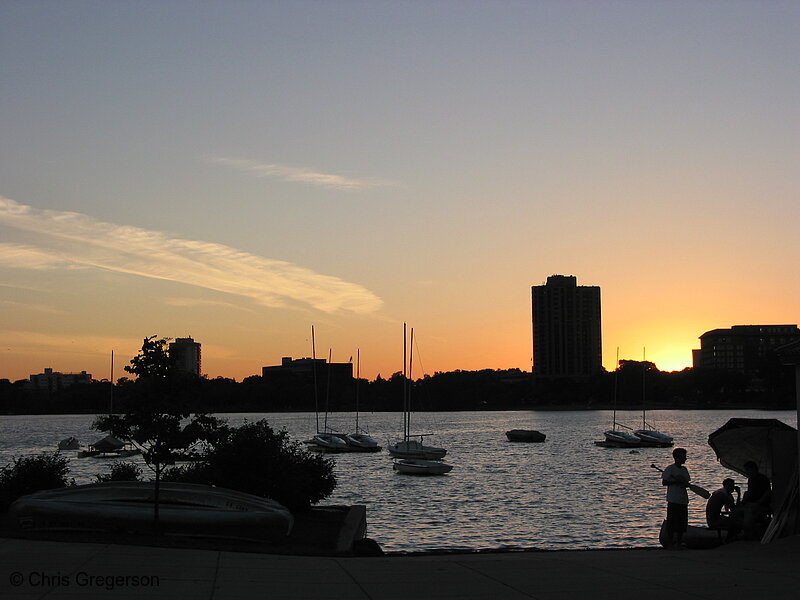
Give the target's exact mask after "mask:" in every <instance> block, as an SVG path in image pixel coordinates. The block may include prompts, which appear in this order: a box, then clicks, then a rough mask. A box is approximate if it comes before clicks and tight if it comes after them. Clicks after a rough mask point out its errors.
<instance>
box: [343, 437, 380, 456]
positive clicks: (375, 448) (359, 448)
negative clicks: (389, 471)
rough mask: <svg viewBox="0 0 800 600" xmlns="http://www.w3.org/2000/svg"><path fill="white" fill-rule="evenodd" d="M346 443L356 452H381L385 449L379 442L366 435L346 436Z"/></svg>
mask: <svg viewBox="0 0 800 600" xmlns="http://www.w3.org/2000/svg"><path fill="white" fill-rule="evenodd" d="M344 441H345V442H346V443H347V445H348V446H350V448H352V449H353V450H354V451H355V452H380V451H381V450H382V449H383V448H381V446H380V444H378V440H376V439H375V438H374V437H372V436H369V435H367V434H366V433H350V434H348V435H346V436H344Z"/></svg>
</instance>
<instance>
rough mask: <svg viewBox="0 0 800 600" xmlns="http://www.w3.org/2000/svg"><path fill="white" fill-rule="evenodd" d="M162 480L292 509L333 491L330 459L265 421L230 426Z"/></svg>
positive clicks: (311, 502) (297, 508)
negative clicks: (194, 460)
mask: <svg viewBox="0 0 800 600" xmlns="http://www.w3.org/2000/svg"><path fill="white" fill-rule="evenodd" d="M254 457H257V459H256V460H253V458H254ZM165 478H167V479H169V480H171V481H183V482H186V483H205V484H211V485H218V486H220V487H226V488H230V489H234V490H238V491H240V492H247V493H248V494H254V495H256V496H263V497H266V498H272V499H273V500H276V501H277V502H280V503H281V504H283V505H284V506H285V507H287V508H288V509H290V510H294V511H296V510H302V509H304V508H308V507H309V506H310V505H311V504H314V503H316V502H319V501H320V500H322V499H324V498H327V497H328V496H330V494H331V492H333V490H334V488H335V487H336V477H335V475H334V474H333V462H332V461H331V460H330V459H328V458H326V457H324V456H322V455H321V454H316V453H312V452H309V451H307V450H305V449H304V448H302V446H301V445H300V443H299V442H297V441H292V440H291V439H290V438H289V434H288V432H287V431H286V430H285V429H281V430H280V431H274V430H273V429H272V427H270V426H269V424H268V423H267V421H265V420H261V421H257V422H255V423H245V424H244V425H242V426H240V427H232V428H229V429H228V430H227V431H226V433H225V435H223V436H221V437H220V438H219V439H217V441H216V442H215V443H214V444H213V445H212V446H210V447H209V448H208V449H207V451H206V452H205V453H204V454H203V456H202V457H201V459H200V461H198V462H197V463H194V464H191V465H188V466H186V467H176V468H174V469H170V470H169V471H168V472H167V473H166V474H165Z"/></svg>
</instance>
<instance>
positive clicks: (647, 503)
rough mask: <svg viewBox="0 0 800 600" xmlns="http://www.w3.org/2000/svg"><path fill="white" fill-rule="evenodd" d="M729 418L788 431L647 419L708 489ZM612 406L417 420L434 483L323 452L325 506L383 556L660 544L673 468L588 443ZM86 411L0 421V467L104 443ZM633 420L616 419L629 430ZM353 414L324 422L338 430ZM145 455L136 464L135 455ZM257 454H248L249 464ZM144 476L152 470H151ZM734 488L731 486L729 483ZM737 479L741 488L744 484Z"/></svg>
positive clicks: (378, 426)
mask: <svg viewBox="0 0 800 600" xmlns="http://www.w3.org/2000/svg"><path fill="white" fill-rule="evenodd" d="M218 416H221V417H224V418H227V419H228V421H229V423H230V424H232V425H237V424H241V423H242V422H243V421H244V420H245V419H247V420H249V421H255V420H259V419H262V418H263V419H267V420H268V421H269V423H270V424H271V425H272V426H273V427H275V428H280V427H285V428H286V429H287V430H288V431H289V433H290V434H291V435H292V437H294V438H295V439H298V440H304V439H307V438H308V437H310V436H311V435H312V433H313V432H314V431H315V430H316V425H315V416H314V414H313V413H274V414H273V413H254V414H230V415H218ZM732 417H758V418H776V419H780V420H782V421H784V422H785V423H787V424H789V425H791V426H793V427H796V426H797V423H796V421H797V419H796V413H795V412H794V411H752V410H740V411H670V410H661V411H651V412H649V413H648V421H649V422H651V423H653V424H655V426H656V427H658V428H659V429H661V430H662V431H664V432H667V433H670V434H672V435H673V436H674V437H675V441H676V445H679V446H683V447H685V448H686V449H687V450H688V455H689V459H688V462H687V467H688V468H689V471H690V473H691V475H692V480H693V481H694V483H696V484H698V485H702V486H703V487H706V488H709V489H710V490H713V489H716V488H718V487H719V486H720V483H721V481H722V479H724V478H725V477H731V476H732V477H734V478H738V480H739V481H740V480H741V479H742V478H741V476H739V475H738V474H735V473H734V474H732V473H731V472H730V471H728V470H727V469H725V468H724V467H722V466H721V465H719V463H718V462H717V460H716V457H715V455H714V452H713V450H712V449H711V448H710V447H709V446H708V435H709V433H711V432H712V431H714V430H715V429H717V428H719V427H721V426H722V425H724V424H725V423H726V422H727V420H728V419H729V418H732ZM611 418H612V416H611V413H610V412H609V411H576V412H546V411H505V412H500V411H498V412H493V411H486V412H447V413H419V414H417V415H415V424H414V425H412V428H413V430H414V431H417V432H420V433H435V435H432V436H430V437H428V438H426V442H427V443H430V444H431V445H436V446H443V447H445V448H447V449H448V454H447V461H448V462H450V463H451V464H453V465H454V469H453V471H452V472H451V473H450V474H448V475H445V476H441V477H414V476H408V475H399V474H397V473H395V472H394V471H393V470H392V460H391V458H390V457H389V455H388V453H387V452H386V450H385V449H384V450H383V451H382V452H380V453H375V454H371V453H367V454H360V453H348V454H338V455H330V456H332V457H333V460H334V461H335V463H336V470H335V471H336V476H337V479H338V486H337V488H336V490H335V491H334V494H333V496H332V497H330V498H329V499H328V500H326V501H325V502H324V503H323V504H364V505H366V507H367V522H368V533H367V534H368V535H369V537H371V538H373V539H375V540H376V541H377V542H378V543H380V544H381V546H382V547H383V548H384V550H386V551H387V552H400V551H420V550H432V549H462V550H478V549H487V548H539V549H549V550H558V549H561V550H563V549H584V548H630V547H648V546H649V547H652V546H655V545H657V544H658V539H657V538H658V529H659V527H660V524H661V521H662V520H663V516H664V512H665V500H664V488H662V486H661V482H660V478H659V477H660V476H659V473H658V472H656V471H655V470H654V469H652V468H650V464H651V463H655V464H656V465H659V466H660V467H662V468H663V467H665V466H666V465H668V464H669V463H671V462H672V456H671V449H670V448H643V449H638V450H633V451H632V450H626V449H618V448H601V447H598V446H595V445H594V441H595V440H599V439H602V432H603V430H605V429H608V428H609V426H610V424H611ZM93 419H94V417H93V416H91V415H36V416H0V465H4V464H6V463H8V462H9V461H10V460H11V459H12V457H14V456H21V455H26V454H31V453H37V452H42V451H51V450H54V449H55V448H56V445H57V443H58V441H59V440H61V439H63V438H65V437H68V436H70V435H72V436H75V437H77V438H78V439H80V440H81V442H82V443H83V444H87V443H91V442H94V441H96V440H97V439H99V438H100V437H102V435H101V434H99V433H98V432H96V431H94V430H92V429H91V423H92V421H93ZM640 419H641V416H640V414H638V413H635V412H619V411H618V412H617V420H618V421H620V422H623V423H625V424H627V425H629V426H632V427H634V426H637V421H640ZM353 423H354V421H353V417H352V416H351V415H341V414H336V415H332V416H330V417H329V425H330V426H331V427H333V428H335V429H338V430H339V431H348V430H350V429H352V427H353ZM360 423H361V425H362V427H364V426H365V427H366V428H367V429H368V430H369V431H370V433H371V434H372V435H373V436H374V437H376V438H378V439H379V440H380V442H381V444H382V445H384V448H385V446H386V443H387V442H388V441H389V440H390V439H391V440H394V439H396V437H397V434H398V432H399V431H401V430H402V416H401V414H400V413H370V414H364V415H361V421H360ZM508 429H538V430H539V431H541V432H543V433H546V434H547V441H546V442H544V443H542V444H524V443H511V442H508V441H506V437H505V431H506V430H508ZM66 454H67V455H68V456H70V457H71V459H70V471H71V474H70V475H71V476H72V477H74V478H75V479H76V481H77V482H78V483H88V482H90V481H92V480H93V478H94V475H96V474H97V473H100V472H107V471H108V469H109V466H108V465H109V462H110V461H108V460H98V459H77V458H75V457H74V455H75V452H67V453H66ZM139 460H141V459H139ZM258 460H259V457H257V456H254V457H253V462H254V465H257V461H258ZM148 473H149V471H148ZM737 482H738V481H737ZM742 483H743V482H742ZM704 506H705V502H704V501H703V500H702V499H701V498H700V497H698V496H694V497H693V498H692V499H691V502H690V507H689V521H690V523H693V524H698V525H700V524H703V523H704Z"/></svg>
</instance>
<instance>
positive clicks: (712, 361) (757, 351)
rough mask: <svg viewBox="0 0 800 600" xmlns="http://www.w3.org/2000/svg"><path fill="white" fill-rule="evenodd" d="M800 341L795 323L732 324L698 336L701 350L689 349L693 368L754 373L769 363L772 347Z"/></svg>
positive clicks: (757, 373) (772, 354)
mask: <svg viewBox="0 0 800 600" xmlns="http://www.w3.org/2000/svg"><path fill="white" fill-rule="evenodd" d="M797 341H800V329H798V327H797V325H734V326H733V327H731V328H730V329H712V330H711V331H706V332H705V333H704V334H703V335H701V336H700V350H694V351H692V358H693V363H694V368H696V369H723V370H728V371H737V372H739V373H743V374H745V375H750V376H757V375H759V374H760V372H761V371H762V370H763V369H764V368H765V366H767V365H768V364H769V363H770V362H775V361H777V356H776V353H775V350H776V349H777V348H779V347H780V346H784V345H786V344H789V343H792V342H797Z"/></svg>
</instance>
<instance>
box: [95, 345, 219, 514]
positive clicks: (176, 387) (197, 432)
mask: <svg viewBox="0 0 800 600" xmlns="http://www.w3.org/2000/svg"><path fill="white" fill-rule="evenodd" d="M167 344H168V340H167V339H166V338H157V337H156V336H151V337H148V338H145V339H144V342H143V343H142V349H141V350H140V351H139V354H137V355H136V356H135V357H133V358H132V359H131V364H130V365H126V366H125V370H126V371H127V372H128V373H132V374H134V375H136V383H135V385H134V394H133V398H132V400H133V401H132V403H131V405H130V406H128V408H127V410H126V412H124V413H123V414H119V415H116V414H114V415H106V416H100V417H98V418H97V419H96V420H95V422H94V424H93V427H94V428H95V429H98V430H100V431H109V432H110V433H111V434H112V435H114V436H115V437H118V438H121V439H125V440H131V441H133V442H134V443H135V444H136V445H137V446H138V447H139V448H140V449H141V450H142V457H143V458H144V461H145V463H146V464H147V466H148V467H149V468H150V469H151V470H152V471H153V473H154V474H155V491H154V506H153V519H154V522H155V526H156V528H158V506H159V491H160V484H161V473H162V470H163V468H164V466H165V465H169V464H173V463H174V462H175V459H176V458H178V457H180V456H182V455H184V454H185V453H186V452H189V451H190V450H191V448H192V447H193V446H194V445H195V444H197V443H198V442H202V441H213V439H214V438H215V436H217V435H219V431H220V426H221V423H220V421H218V420H217V419H216V418H215V417H212V416H209V415H203V414H200V415H194V417H193V418H192V420H191V421H190V422H189V423H188V424H186V425H182V424H181V422H182V421H183V420H184V419H186V418H188V416H189V410H188V408H187V403H186V399H185V398H184V397H183V392H184V391H185V389H186V378H185V377H183V376H182V374H181V373H178V371H177V369H176V368H175V364H174V362H173V361H172V359H171V358H170V356H169V351H168V345H167Z"/></svg>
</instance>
